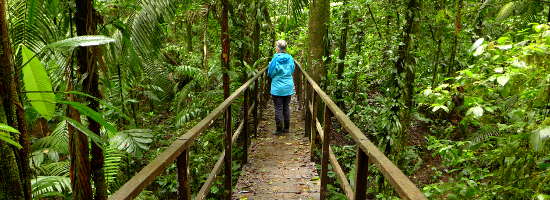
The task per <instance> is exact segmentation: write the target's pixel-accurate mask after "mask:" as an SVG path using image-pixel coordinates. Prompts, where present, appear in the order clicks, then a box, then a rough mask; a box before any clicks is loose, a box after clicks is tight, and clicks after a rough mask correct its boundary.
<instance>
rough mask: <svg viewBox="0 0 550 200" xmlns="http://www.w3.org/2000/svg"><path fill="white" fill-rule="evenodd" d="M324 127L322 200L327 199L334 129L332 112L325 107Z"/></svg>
mask: <svg viewBox="0 0 550 200" xmlns="http://www.w3.org/2000/svg"><path fill="white" fill-rule="evenodd" d="M323 113H324V117H323V118H324V119H323V122H324V125H323V140H322V141H323V150H322V151H323V156H322V157H321V200H324V199H326V198H327V184H328V156H329V155H328V153H329V146H330V130H331V128H332V120H331V119H330V118H331V115H332V112H331V111H330V109H329V108H328V106H326V105H325V110H324V112H323Z"/></svg>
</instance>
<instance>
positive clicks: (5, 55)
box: [0, 0, 30, 200]
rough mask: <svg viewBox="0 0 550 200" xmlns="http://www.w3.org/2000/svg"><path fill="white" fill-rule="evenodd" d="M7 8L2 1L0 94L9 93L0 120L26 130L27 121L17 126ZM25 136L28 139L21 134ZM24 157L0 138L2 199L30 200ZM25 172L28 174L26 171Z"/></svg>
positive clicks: (0, 199) (13, 69)
mask: <svg viewBox="0 0 550 200" xmlns="http://www.w3.org/2000/svg"><path fill="white" fill-rule="evenodd" d="M6 8H7V1H6V0H0V17H1V18H0V39H1V41H0V93H1V94H6V95H1V97H0V98H1V99H0V105H1V106H2V108H0V111H2V112H0V115H1V116H0V122H4V120H6V121H7V123H8V125H10V126H12V127H14V128H17V129H19V131H20V132H21V131H25V132H26V127H25V126H24V124H22V125H23V126H18V125H19V123H18V122H19V120H18V119H17V118H16V115H17V111H16V110H20V109H23V108H22V105H21V103H20V102H19V96H18V94H17V86H16V85H15V84H16V81H15V77H14V74H15V68H14V66H13V60H12V58H13V54H12V50H11V44H10V40H9V33H8V24H7V22H8V21H7V19H6V16H7V15H6V14H7V13H6ZM16 107H20V108H16ZM23 116H24V115H23ZM22 128H23V129H22ZM25 134H27V133H25ZM21 136H23V135H21ZM22 139H23V140H24V139H26V138H25V137H22ZM20 144H23V145H24V142H23V143H21V140H20ZM24 148H25V147H24ZM26 148H28V146H27V147H26ZM27 151H28V149H27ZM21 156H22V154H21V153H20V152H19V154H17V150H16V149H15V148H14V147H13V146H11V145H8V144H7V143H5V142H2V141H0V191H2V192H0V200H12V199H14V200H23V199H30V182H29V185H28V186H26V184H27V183H26V181H25V179H26V178H27V176H29V175H30V172H29V171H25V170H24V169H23V170H22V168H21V167H22V166H21V163H22V162H26V163H27V167H28V163H29V162H28V157H21ZM18 158H19V159H18ZM25 172H26V173H27V174H23V173H25ZM27 187H28V188H27Z"/></svg>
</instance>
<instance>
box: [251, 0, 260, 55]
mask: <svg viewBox="0 0 550 200" xmlns="http://www.w3.org/2000/svg"><path fill="white" fill-rule="evenodd" d="M259 9H260V0H256V1H255V2H254V19H253V20H254V31H253V33H252V41H253V42H254V44H253V45H254V46H253V51H254V52H253V54H252V62H254V63H256V61H257V60H258V59H259V58H260V20H259V19H258V15H259V14H260V13H259ZM254 63H253V64H254Z"/></svg>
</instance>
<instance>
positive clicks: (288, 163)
mask: <svg viewBox="0 0 550 200" xmlns="http://www.w3.org/2000/svg"><path fill="white" fill-rule="evenodd" d="M290 109H291V127H290V133H285V134H283V135H280V136H277V135H274V134H273V131H274V129H275V120H274V110H273V103H272V102H271V101H270V102H269V103H268V106H267V108H266V109H265V110H264V114H263V118H262V119H261V121H260V124H259V131H258V138H256V139H254V140H253V141H252V144H251V147H250V149H249V163H248V164H246V165H245V166H244V168H243V172H242V174H241V176H240V177H239V181H238V182H237V187H236V191H234V192H233V199H235V200H264V199H265V200H268V199H269V200H272V199H297V200H309V199H319V185H320V180H319V176H318V174H317V172H316V170H315V163H314V162H312V161H311V160H310V153H309V152H310V146H309V142H308V138H306V137H304V121H303V118H302V114H303V111H302V110H298V103H297V101H296V99H295V98H293V100H292V102H291V108H290Z"/></svg>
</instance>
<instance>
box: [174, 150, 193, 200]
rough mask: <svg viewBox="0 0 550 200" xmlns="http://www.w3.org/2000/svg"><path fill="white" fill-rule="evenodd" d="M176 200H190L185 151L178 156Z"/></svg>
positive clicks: (186, 152) (187, 159)
mask: <svg viewBox="0 0 550 200" xmlns="http://www.w3.org/2000/svg"><path fill="white" fill-rule="evenodd" d="M176 165H177V166H178V184H179V185H178V200H191V188H190V187H189V151H188V150H185V151H183V152H182V153H181V155H179V156H178V159H177V161H176Z"/></svg>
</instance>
